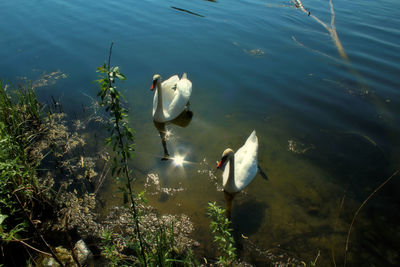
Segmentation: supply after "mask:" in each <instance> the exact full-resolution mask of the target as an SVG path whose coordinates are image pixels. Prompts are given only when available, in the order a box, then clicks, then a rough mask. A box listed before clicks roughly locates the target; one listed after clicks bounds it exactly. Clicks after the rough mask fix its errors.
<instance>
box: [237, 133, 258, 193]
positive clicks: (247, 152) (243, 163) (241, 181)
mask: <svg viewBox="0 0 400 267" xmlns="http://www.w3.org/2000/svg"><path fill="white" fill-rule="evenodd" d="M257 150H258V139H257V136H256V131H253V132H252V133H251V134H250V136H249V137H248V138H247V140H246V143H245V144H244V145H243V146H242V147H241V148H239V150H238V151H237V152H236V153H235V184H236V187H237V188H238V190H239V191H240V190H242V189H243V188H245V187H246V186H247V185H248V184H249V183H250V182H251V181H252V180H253V179H254V177H255V176H256V174H257V170H258V167H257Z"/></svg>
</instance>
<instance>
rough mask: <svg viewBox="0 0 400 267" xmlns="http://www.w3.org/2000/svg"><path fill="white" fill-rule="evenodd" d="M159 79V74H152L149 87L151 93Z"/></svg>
mask: <svg viewBox="0 0 400 267" xmlns="http://www.w3.org/2000/svg"><path fill="white" fill-rule="evenodd" d="M160 79H161V75H160V74H154V76H153V83H152V85H151V87H150V90H151V91H153V90H154V88H156V85H157V83H158V81H160Z"/></svg>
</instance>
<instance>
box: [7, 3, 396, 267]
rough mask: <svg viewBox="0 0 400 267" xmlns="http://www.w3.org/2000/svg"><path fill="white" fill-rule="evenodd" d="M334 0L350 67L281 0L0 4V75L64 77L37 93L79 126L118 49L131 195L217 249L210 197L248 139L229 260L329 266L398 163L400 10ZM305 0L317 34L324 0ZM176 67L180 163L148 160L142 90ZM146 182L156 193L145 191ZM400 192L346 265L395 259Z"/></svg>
mask: <svg viewBox="0 0 400 267" xmlns="http://www.w3.org/2000/svg"><path fill="white" fill-rule="evenodd" d="M333 3H334V10H335V15H336V20H335V21H336V28H337V32H338V35H339V38H340V40H341V42H342V44H343V46H344V49H345V51H346V53H347V55H348V57H349V61H350V63H346V62H345V61H344V60H342V59H341V57H340V56H339V54H338V51H337V49H336V47H335V46H334V43H333V42H332V39H331V38H330V36H329V34H328V32H327V31H326V30H325V29H324V28H323V27H322V26H321V25H320V24H318V23H317V22H316V21H315V20H313V19H312V18H311V17H308V16H307V14H305V13H303V12H302V11H300V10H299V9H296V8H294V5H293V4H291V2H290V1H261V0H246V1H238V2H237V3H234V4H233V3H232V1H226V0H219V1H201V0H191V1H177V0H175V1H154V0H147V1H146V0H144V1H127V0H122V1H117V2H109V1H103V0H98V1H96V2H94V1H86V2H82V1H65V0H58V1H47V2H43V1H39V0H34V1H32V0H31V1H26V0H20V1H16V2H15V1H14V2H13V1H2V2H0V10H1V11H2V12H1V13H2V16H0V32H1V33H2V38H0V58H1V60H0V77H1V79H2V80H3V81H10V82H13V83H16V82H18V81H20V79H18V77H26V78H27V79H32V80H36V79H38V78H39V77H40V76H41V75H42V73H43V72H46V73H47V74H49V73H52V72H55V71H57V70H60V72H61V73H64V74H66V75H67V77H66V78H64V77H62V78H60V79H57V80H56V83H55V84H53V83H49V84H45V86H42V87H39V88H38V93H39V95H40V97H41V98H42V99H45V100H48V99H49V96H50V95H53V96H55V97H56V98H61V100H62V102H63V103H64V104H63V106H64V109H65V110H66V111H67V112H70V113H71V114H74V113H78V116H79V112H80V110H81V106H82V105H87V104H88V103H90V101H91V100H90V98H89V97H87V96H86V95H91V96H93V97H94V96H95V95H96V85H95V84H92V83H91V82H92V81H93V80H94V79H96V77H97V76H96V73H95V68H96V67H97V66H98V65H100V64H102V63H103V62H104V61H105V60H106V57H107V53H108V48H109V45H110V43H111V41H114V42H115V45H114V50H113V57H112V63H113V64H115V65H119V66H120V67H121V70H122V72H123V73H124V74H126V76H127V77H128V80H127V81H126V82H124V83H120V84H119V88H120V89H121V90H122V92H123V93H124V95H125V96H126V101H127V104H128V106H129V108H130V119H131V122H132V126H133V127H134V128H135V130H136V153H135V159H134V161H133V167H134V168H135V170H136V171H135V173H136V176H137V182H136V186H137V190H138V191H139V190H142V189H144V188H146V189H147V190H148V192H149V194H148V196H149V199H150V202H151V203H152V204H153V205H155V206H156V207H157V208H159V210H160V212H162V213H170V212H171V213H186V214H188V215H189V216H190V217H191V219H192V220H193V221H194V223H195V225H196V231H195V235H194V238H195V239H197V240H198V241H199V242H200V244H201V246H200V247H199V248H198V249H197V250H196V252H197V253H198V254H199V255H207V256H210V255H213V253H214V252H213V251H214V248H213V245H212V244H211V235H210V234H209V231H208V224H209V220H208V218H207V217H206V215H205V208H206V205H207V202H209V201H217V203H218V204H219V205H222V206H223V205H225V204H224V197H223V193H222V192H221V191H218V188H219V185H220V183H221V180H220V179H221V173H220V172H216V170H215V163H216V161H217V160H219V158H220V155H221V153H222V151H223V150H224V149H225V148H227V147H231V148H233V149H237V148H239V147H240V146H241V145H242V144H243V143H244V141H245V140H246V138H247V136H248V135H249V134H250V133H251V131H252V130H253V129H255V130H256V131H257V136H258V138H259V142H260V144H259V145H260V146H259V155H258V156H259V164H260V165H261V166H262V168H263V169H264V171H265V172H266V173H267V174H268V177H269V181H265V180H263V179H262V178H261V177H260V176H259V175H258V176H256V178H255V180H254V181H253V182H252V183H251V184H250V185H249V186H248V187H247V188H246V190H245V192H244V193H241V194H239V195H238V196H237V197H236V198H235V200H234V207H233V211H232V219H233V226H234V229H235V236H236V239H237V240H238V241H237V243H238V244H237V245H238V247H239V254H240V255H241V256H243V257H244V259H245V260H247V261H249V262H251V263H254V264H256V265H259V266H263V263H265V262H266V261H267V260H268V259H271V258H273V259H272V260H278V259H280V258H278V259H276V258H274V257H273V256H271V253H272V254H274V255H278V256H279V255H283V258H282V260H286V259H287V258H288V257H295V258H297V259H301V260H304V261H305V262H310V261H312V260H314V259H315V257H316V256H317V254H318V251H320V253H321V255H320V256H319V258H318V262H319V263H320V264H321V266H327V265H334V264H333V260H332V258H333V257H332V255H333V254H334V256H335V260H336V264H339V265H341V264H342V263H343V254H344V246H345V238H346V234H347V230H348V227H349V224H350V222H351V219H352V216H353V215H354V212H355V210H356V209H357V208H358V207H359V205H360V204H361V203H362V201H363V200H364V199H365V198H366V197H367V196H368V195H369V194H370V193H371V192H372V191H373V190H374V189H375V188H376V187H377V186H378V185H379V184H380V183H382V182H383V181H384V179H385V178H387V177H388V176H389V175H390V174H391V173H392V172H393V171H394V170H395V169H396V168H398V167H399V159H400V152H399V149H400V142H399V138H398V136H399V130H400V127H399V126H400V122H399V117H398V114H399V107H400V105H399V102H400V94H399V91H398V88H399V85H400V82H399V78H398V73H400V63H399V62H400V45H399V44H400V30H399V29H400V17H399V16H398V14H397V13H398V12H397V11H398V9H399V7H400V3H399V2H398V1H394V0H386V1H360V0H356V1H351V2H349V1H333ZM303 4H304V6H305V7H306V8H307V9H308V10H310V12H311V14H312V15H315V16H317V17H318V18H320V19H321V20H322V21H324V22H326V23H327V24H328V25H329V23H330V19H331V18H330V9H329V4H328V2H327V1H318V0H310V1H304V3H303ZM171 7H178V8H181V9H185V10H189V11H191V12H193V13H196V14H199V15H201V16H196V15H193V14H190V13H187V12H182V11H179V10H176V9H173V8H171ZM295 40H297V42H296V41H295ZM183 72H187V73H188V76H189V79H190V80H191V81H192V83H193V94H192V97H191V101H190V104H191V110H192V111H193V114H194V115H193V118H192V120H191V121H190V123H189V124H188V125H187V127H183V128H182V127H179V126H177V125H173V124H171V125H167V126H166V127H167V129H168V130H169V131H170V132H171V136H170V138H169V140H168V141H167V146H168V149H169V152H170V154H171V155H172V156H175V155H177V154H185V155H186V157H185V160H186V161H187V162H185V163H184V166H183V168H182V167H177V166H174V164H173V163H172V162H171V161H167V162H165V161H161V160H160V158H161V157H162V156H163V149H162V146H161V142H160V137H159V134H158V132H157V130H156V128H155V127H154V124H153V122H152V118H151V107H152V93H151V92H150V91H149V87H150V84H151V78H152V75H153V74H154V73H160V74H161V75H162V76H163V77H164V78H168V77H169V76H171V75H173V74H179V75H181V74H182V73H183ZM149 175H150V176H149ZM149 177H150V178H153V179H158V180H159V181H160V188H159V189H161V188H164V190H163V191H164V193H157V192H158V191H157V187H156V186H154V185H153V186H148V187H145V184H146V179H148V178H149ZM150 180H151V179H150ZM150 180H149V181H150ZM399 185H400V184H399V182H398V178H394V179H393V180H392V181H391V182H390V184H389V185H387V186H386V187H384V188H383V189H382V190H381V191H380V192H379V193H378V194H376V195H375V196H374V197H373V198H372V199H371V200H370V201H369V202H368V204H367V206H366V207H365V208H364V209H363V210H362V212H361V213H360V215H359V217H358V219H357V221H356V224H355V226H354V230H353V233H352V236H351V239H350V254H349V256H348V263H349V264H350V265H352V266H361V265H366V264H375V265H378V266H390V265H396V264H399V262H400V258H399V254H398V252H397V249H398V247H400V241H399V237H398V233H399V232H400V231H399V227H398V223H397V222H398V219H399V215H398V213H397V210H398V208H399V204H400V200H399V198H398V197H397V195H396V190H398V189H399ZM167 189H176V190H172V191H168V190H167ZM112 190H114V189H113V188H112V187H110V188H104V191H105V192H111V191H112ZM152 193H154V194H152ZM167 193H170V194H171V195H168V194H167ZM342 200H343V205H341V202H342ZM116 201H118V199H116V200H114V202H113V201H112V200H111V199H110V200H109V202H110V203H115V202H116ZM242 234H243V235H244V236H245V237H248V238H243V237H242ZM332 248H333V249H332Z"/></svg>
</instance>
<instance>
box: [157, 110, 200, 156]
mask: <svg viewBox="0 0 400 267" xmlns="http://www.w3.org/2000/svg"><path fill="white" fill-rule="evenodd" d="M192 118H193V112H192V111H190V110H184V111H183V112H182V113H181V114H179V116H178V117H176V119H174V120H172V121H169V122H166V123H160V122H156V121H153V123H154V127H156V129H157V131H158V133H159V134H160V138H161V145H162V147H163V150H164V156H163V157H162V158H161V160H169V159H170V155H169V152H168V147H167V140H168V138H169V131H168V129H167V125H169V124H174V125H177V126H179V127H182V128H185V127H187V126H188V125H189V124H190V122H191V121H192Z"/></svg>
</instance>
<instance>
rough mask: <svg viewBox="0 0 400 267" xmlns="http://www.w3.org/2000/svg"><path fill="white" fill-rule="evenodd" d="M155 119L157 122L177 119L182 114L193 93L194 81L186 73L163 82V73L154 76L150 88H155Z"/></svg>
mask: <svg viewBox="0 0 400 267" xmlns="http://www.w3.org/2000/svg"><path fill="white" fill-rule="evenodd" d="M156 87H157V90H156V92H155V93H154V98H153V119H154V120H155V121H156V122H167V121H170V120H173V119H175V118H176V117H178V115H179V114H181V113H182V112H183V111H184V110H185V108H186V105H187V103H188V101H189V98H190V95H191V93H192V83H191V82H190V81H189V80H188V78H187V75H186V73H184V74H183V75H182V78H181V79H179V77H178V75H174V76H172V77H171V78H169V79H168V80H166V81H164V82H162V83H161V75H160V74H155V75H154V76H153V84H152V86H151V88H150V90H152V91H153V90H154V88H156Z"/></svg>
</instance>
